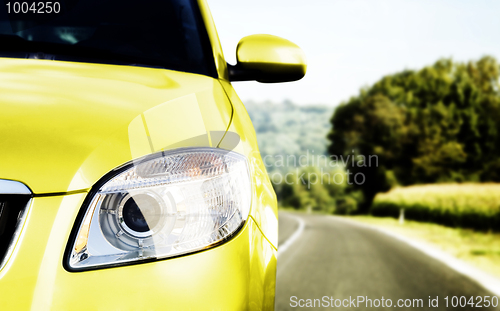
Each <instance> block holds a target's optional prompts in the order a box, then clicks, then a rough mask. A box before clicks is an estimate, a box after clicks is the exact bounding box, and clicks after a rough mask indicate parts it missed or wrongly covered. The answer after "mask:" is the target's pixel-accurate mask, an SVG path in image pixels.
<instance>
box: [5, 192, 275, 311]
mask: <svg viewBox="0 0 500 311" xmlns="http://www.w3.org/2000/svg"><path fill="white" fill-rule="evenodd" d="M86 195H87V194H86V193H80V194H73V195H65V196H53V197H40V198H34V199H33V203H32V204H31V207H30V211H29V215H28V217H27V221H26V224H25V228H24V230H23V233H22V235H21V237H20V239H19V242H18V247H16V251H15V252H14V254H13V256H12V258H11V260H9V263H8V264H7V266H6V267H5V268H4V269H3V270H2V271H0V292H1V293H2V299H0V310H28V309H35V310H124V309H127V310H160V309H166V310H262V309H265V310H268V309H271V308H272V305H273V304H274V287H275V273H276V270H275V269H276V251H275V249H274V248H273V247H271V245H270V244H269V243H268V241H267V240H266V239H265V238H264V236H263V235H262V233H261V232H260V230H259V228H258V226H257V225H256V224H255V223H254V222H253V220H251V219H250V220H249V221H247V223H246V224H245V226H244V227H243V228H242V229H241V230H240V231H239V232H238V234H237V235H236V236H235V237H233V238H232V239H231V240H230V241H228V242H226V243H225V244H222V245H220V246H217V247H215V248H212V249H208V250H205V251H202V252H198V253H194V254H190V255H186V256H182V257H177V258H172V259H167V260H160V261H156V262H150V263H143V264H136V265H131V266H124V267H116V268H109V269H102V270H95V271H87V272H78V273H71V272H68V271H66V270H64V268H63V266H62V260H63V256H64V250H65V246H66V242H67V239H68V236H69V234H70V231H71V229H72V226H73V223H74V220H75V218H76V215H77V213H78V211H79V209H80V206H81V204H82V203H83V200H84V199H85V196H86Z"/></svg>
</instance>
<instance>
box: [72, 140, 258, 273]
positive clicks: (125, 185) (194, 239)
mask: <svg viewBox="0 0 500 311" xmlns="http://www.w3.org/2000/svg"><path fill="white" fill-rule="evenodd" d="M250 203H251V183H250V175H249V170H248V165H247V161H246V158H245V157H244V156H242V155H240V154H238V153H235V152H232V151H226V150H222V149H215V148H189V149H180V150H175V151H170V152H162V153H160V154H156V155H153V156H150V157H147V158H145V159H142V160H139V161H134V162H133V163H132V164H130V165H128V166H126V167H124V168H123V169H121V170H120V171H119V172H118V173H117V174H116V175H114V176H112V177H111V178H110V179H108V180H107V181H105V182H104V183H101V184H100V186H99V187H98V188H97V189H96V190H95V191H94V192H93V195H92V197H91V198H90V200H89V204H88V206H87V207H86V210H85V212H84V214H83V218H82V220H81V221H80V222H81V223H80V224H78V231H77V233H76V236H75V238H74V241H70V245H71V248H70V251H69V258H67V267H68V268H69V269H70V270H85V269H92V268H99V267H105V266H115V265H121V264H126V263H131V262H136V261H144V260H151V259H158V258H167V257H173V256H178V255H182V254H186V253H191V252H195V251H199V250H202V249H206V248H209V247H212V246H214V245H217V244H219V243H221V242H222V241H224V240H226V239H228V238H229V237H230V236H232V235H233V234H234V233H235V232H236V231H237V230H238V229H239V228H240V227H241V226H242V225H243V223H244V222H245V220H246V218H247V217H248V213H249V209H250Z"/></svg>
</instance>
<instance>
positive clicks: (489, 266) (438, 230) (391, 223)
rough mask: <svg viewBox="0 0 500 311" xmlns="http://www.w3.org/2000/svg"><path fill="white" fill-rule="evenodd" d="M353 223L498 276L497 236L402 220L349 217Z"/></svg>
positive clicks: (499, 242) (499, 239)
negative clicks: (433, 249) (408, 240)
mask: <svg viewBox="0 0 500 311" xmlns="http://www.w3.org/2000/svg"><path fill="white" fill-rule="evenodd" d="M349 218H351V219H354V220H356V221H360V222H364V223H367V224H370V225H373V226H376V227H380V228H384V229H387V230H389V231H392V232H394V233H396V234H399V235H403V236H407V237H409V238H411V239H415V240H420V241H423V242H426V243H429V244H431V245H434V246H435V247H437V248H439V249H441V250H443V251H445V252H447V253H449V254H451V255H453V256H455V257H457V258H460V259H462V260H464V261H466V262H469V263H471V264H472V265H474V266H476V267H478V268H480V269H482V270H483V271H486V272H488V273H491V274H493V275H496V276H498V277H500V233H492V232H477V231H473V230H470V229H461V228H449V227H445V226H442V225H438V224H431V223H421V222H416V221H408V220H406V221H405V223H404V224H403V225H401V224H399V222H398V220H397V219H394V218H390V217H383V218H381V217H373V216H350V217H349Z"/></svg>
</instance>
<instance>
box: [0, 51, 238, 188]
mask: <svg viewBox="0 0 500 311" xmlns="http://www.w3.org/2000/svg"><path fill="white" fill-rule="evenodd" d="M0 106H1V107H2V114H0V144H1V145H2V152H0V178H1V179H12V180H17V181H21V182H23V183H24V184H26V185H27V186H28V187H29V188H30V189H32V191H33V192H34V193H35V194H43V193H58V192H70V191H77V190H81V189H88V188H90V187H91V186H92V185H93V184H94V183H95V182H96V181H97V180H99V178H101V177H102V176H103V175H104V174H106V173H107V172H109V171H110V170H112V169H113V168H116V167H117V166H120V165H122V164H123V163H125V162H128V161H130V160H133V159H135V158H137V157H140V156H143V155H146V154H150V153H153V152H156V151H159V150H162V149H165V148H172V147H182V146H214V147H215V146H217V144H218V140H220V138H221V136H222V135H218V136H217V135H215V138H214V140H215V141H212V140H211V138H212V137H211V136H210V133H211V132H221V131H222V132H225V131H226V130H227V126H228V125H229V122H230V119H231V114H232V107H231V104H230V102H229V101H228V99H227V97H226V95H225V93H224V91H223V89H222V88H221V87H220V84H219V83H218V82H217V80H215V79H213V78H210V77H205V76H202V75H196V74H189V73H181V72H175V71H169V70H163V69H152V68H143V67H132V66H116V65H102V64H87V63H71V62H61V61H50V60H26V59H7V58H0ZM148 134H149V137H148ZM204 135H205V136H207V137H206V138H203V136H204ZM200 136H201V139H200ZM196 137H198V138H197V139H196ZM193 138H195V139H194V140H190V139H193ZM150 139H151V140H152V144H150V141H149V140H150ZM7 151H8V152H7ZM54 176H57V178H52V177H54ZM48 180H50V182H48Z"/></svg>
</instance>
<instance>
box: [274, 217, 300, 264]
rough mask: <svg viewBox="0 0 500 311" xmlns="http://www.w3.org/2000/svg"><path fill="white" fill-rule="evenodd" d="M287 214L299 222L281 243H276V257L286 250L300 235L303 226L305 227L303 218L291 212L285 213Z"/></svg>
mask: <svg viewBox="0 0 500 311" xmlns="http://www.w3.org/2000/svg"><path fill="white" fill-rule="evenodd" d="M287 215H288V216H290V217H292V218H294V219H295V220H296V221H297V222H298V223H299V227H298V228H297V230H295V232H294V233H293V234H292V235H291V236H290V237H289V238H288V239H286V240H285V242H284V243H283V244H281V245H278V257H279V256H280V255H282V254H283V253H284V252H286V250H287V249H288V248H289V247H290V246H291V245H292V244H293V243H294V242H295V241H296V240H297V239H298V238H299V237H300V235H301V234H302V232H304V227H305V222H304V220H302V218H300V217H297V216H295V215H292V214H287Z"/></svg>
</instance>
